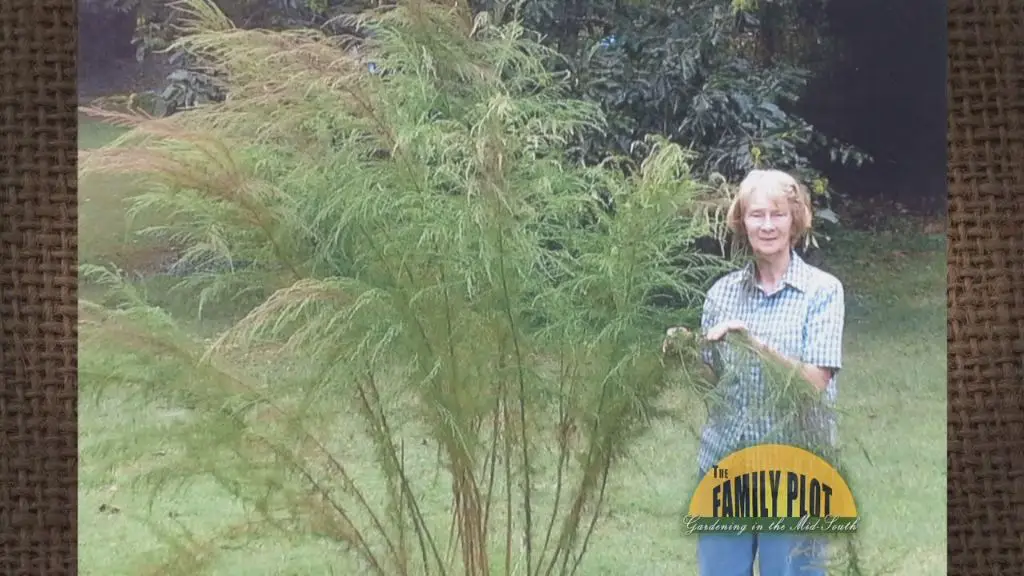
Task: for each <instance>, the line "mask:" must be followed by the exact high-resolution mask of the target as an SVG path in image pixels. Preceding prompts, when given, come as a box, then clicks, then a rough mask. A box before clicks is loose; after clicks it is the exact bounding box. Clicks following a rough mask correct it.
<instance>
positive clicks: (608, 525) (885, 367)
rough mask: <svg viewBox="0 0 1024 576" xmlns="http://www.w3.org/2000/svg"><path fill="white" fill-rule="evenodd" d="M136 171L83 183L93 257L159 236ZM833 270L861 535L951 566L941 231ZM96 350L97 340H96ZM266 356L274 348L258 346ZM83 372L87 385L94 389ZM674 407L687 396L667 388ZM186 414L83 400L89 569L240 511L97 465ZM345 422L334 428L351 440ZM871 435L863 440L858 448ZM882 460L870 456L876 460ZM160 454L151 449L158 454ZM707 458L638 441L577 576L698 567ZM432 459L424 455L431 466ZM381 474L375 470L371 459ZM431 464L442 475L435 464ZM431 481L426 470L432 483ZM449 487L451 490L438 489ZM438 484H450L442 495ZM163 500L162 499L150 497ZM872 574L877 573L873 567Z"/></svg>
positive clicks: (262, 558)
mask: <svg viewBox="0 0 1024 576" xmlns="http://www.w3.org/2000/svg"><path fill="white" fill-rule="evenodd" d="M80 134H81V145H82V146H83V147H89V146H95V145H99V144H102V143H103V142H105V141H107V140H109V139H110V138H111V137H113V134H114V132H112V131H111V130H110V129H109V128H108V127H106V126H103V125H102V124H97V123H95V122H83V124H82V125H81V128H80ZM130 191H131V185H130V183H125V182H117V181H113V180H106V181H96V180H93V181H84V182H83V184H82V190H81V192H80V194H81V198H82V203H81V210H82V214H81V216H80V218H81V222H82V225H81V241H80V245H81V252H82V259H83V261H87V262H90V261H91V262H102V261H113V262H117V263H118V264H120V265H124V266H132V265H135V264H138V262H139V259H140V258H142V257H145V255H146V254H150V253H151V251H152V250H154V249H158V248H159V247H152V246H146V245H144V244H141V243H139V242H137V241H134V240H133V239H132V237H131V236H129V235H128V234H127V233H126V230H127V228H126V223H125V220H124V218H123V204H122V202H123V199H124V196H125V195H126V194H128V193H130ZM826 268H827V269H829V270H830V271H831V272H833V273H834V274H836V275H837V276H838V277H839V278H840V279H841V280H842V281H843V282H844V285H845V287H846V294H847V310H848V316H847V332H846V347H845V362H846V366H845V369H844V371H843V373H842V376H841V380H840V405H841V409H842V410H843V412H844V416H843V420H842V424H841V435H842V437H843V439H844V441H845V443H846V445H847V446H851V447H852V448H853V449H852V450H850V456H849V458H850V462H849V465H850V466H851V467H852V468H853V470H854V471H855V474H856V478H853V479H852V480H853V484H854V490H855V497H856V498H857V499H858V505H859V507H860V512H861V514H862V517H863V523H862V524H861V531H862V541H863V543H864V545H865V547H866V550H865V552H866V553H867V558H866V560H867V562H868V566H869V568H871V569H872V570H875V569H878V568H882V567H888V568H890V570H891V572H890V573H894V574H906V575H915V574H922V575H924V574H928V575H932V574H939V573H943V572H944V570H945V564H946V544H945V539H946V536H945V534H946V530H945V520H946V512H945V510H946V507H945V497H946V481H945V470H946V441H945V429H946V428H945V423H946V405H945V402H946V372H945V362H944V359H945V355H946V351H945V342H946V315H945V314H946V312H945V311H946V306H945V289H944V287H945V275H946V264H945V243H944V238H937V237H924V236H922V235H920V234H917V233H915V232H914V231H913V230H906V229H893V230H892V231H889V232H885V231H883V232H872V233H870V234H869V233H855V232H845V233H843V234H840V235H838V238H837V239H836V242H835V245H834V246H833V249H832V252H831V255H830V257H829V261H828V264H827V265H826ZM94 353H95V352H94ZM246 362H247V363H248V364H249V365H251V366H253V367H254V368H255V369H268V370H269V369H271V367H272V366H275V362H274V359H273V358H271V357H265V356H264V357H261V356H255V357H250V358H247V359H246ZM88 385H89V384H88V382H83V383H82V386H83V388H87V387H88ZM667 402H668V403H670V404H673V403H674V404H676V406H675V407H676V408H678V409H680V410H685V407H684V406H679V405H678V404H679V402H678V400H677V399H674V398H672V397H669V398H667ZM179 417H182V415H181V414H180V413H176V412H173V411H169V410H166V409H164V408H162V407H160V406H140V405H138V404H135V403H131V402H126V401H124V400H123V399H119V398H115V397H110V398H106V399H104V400H102V401H101V402H99V403H90V402H83V403H82V405H81V406H80V420H79V422H80V427H79V431H80V432H79V433H80V447H81V465H80V469H79V482H80V484H79V486H80V493H79V506H80V510H79V521H80V526H81V530H80V531H79V534H80V536H79V538H80V541H79V544H80V546H79V554H80V555H79V558H80V563H79V565H80V567H81V571H82V574H84V575H93V574H94V575H104V576H107V575H111V576H117V575H121V574H126V575H127V574H140V573H144V572H143V571H142V568H141V566H143V565H144V564H145V562H146V561H147V560H148V559H150V558H151V557H152V555H153V554H155V553H158V552H160V550H161V549H162V548H163V547H164V546H165V545H166V544H165V541H164V540H162V539H161V534H160V531H159V527H166V526H168V525H170V526H173V525H174V524H179V523H180V524H181V525H184V526H188V527H189V529H191V530H194V531H197V532H206V531H209V530H213V529H216V528H218V527H223V526H225V525H226V524H227V523H229V522H231V521H233V520H236V519H239V518H240V517H241V514H242V511H241V510H240V509H239V507H238V506H237V505H236V504H235V503H234V502H233V501H232V500H231V499H230V498H229V497H228V496H227V495H226V494H224V493H222V492H220V491H219V490H218V489H217V488H216V487H214V486H213V485H212V484H194V485H189V486H188V487H187V489H185V490H183V491H182V492H181V493H179V494H177V495H175V496H173V497H161V498H158V499H156V500H155V501H154V502H152V503H150V502H149V501H148V497H149V493H148V492H147V491H144V490H141V489H138V488H136V487H135V486H133V484H132V478H133V476H134V475H136V474H137V473H138V472H139V471H140V470H139V469H138V468H137V467H130V466H124V467H121V468H114V469H108V468H106V467H103V466H101V465H100V463H99V460H100V458H99V456H98V454H97V450H98V447H99V446H100V445H101V443H102V442H103V441H104V440H107V439H110V438H113V437H120V438H133V439H135V438H138V439H139V440H138V442H139V447H140V448H142V449H151V448H150V447H149V446H148V445H147V444H145V443H144V440H143V438H145V437H146V435H148V434H152V433H154V432H155V433H159V430H160V429H161V427H163V426H166V425H167V424H168V423H170V422H171V421H173V419H175V418H179ZM353 434H354V433H352V432H349V431H346V430H343V429H339V431H338V437H339V438H338V441H339V442H342V443H345V442H346V441H349V440H355V437H354V436H353ZM858 444H859V445H861V446H863V448H864V453H866V454H867V456H865V455H864V454H863V453H861V452H860V451H859V449H857V448H856V446H857V445H858ZM868 456H869V457H870V459H869V458H868ZM161 457H162V454H161V453H160V452H158V451H154V452H153V453H152V456H151V461H152V462H154V463H156V462H158V461H159V459H160V458H161ZM695 462H696V442H695V440H694V438H693V436H692V434H691V433H690V432H688V431H685V430H683V429H681V428H680V426H679V425H677V424H674V423H672V422H662V423H659V424H657V425H656V426H655V428H654V429H653V430H652V431H651V432H650V433H649V434H648V435H647V436H646V437H645V438H644V439H643V440H642V441H641V442H639V444H638V445H637V446H636V448H635V450H634V452H633V455H632V463H630V464H629V465H628V466H627V467H625V468H620V473H619V475H618V476H616V477H614V478H613V479H612V481H611V486H610V487H609V504H608V514H607V517H606V518H605V519H604V521H603V523H602V524H601V525H600V526H599V529H598V532H597V534H596V535H595V537H594V538H595V540H594V542H593V543H592V546H591V552H590V553H589V556H588V557H587V559H586V561H585V563H584V566H582V568H581V574H584V575H602V574H608V575H616V576H619V575H622V576H628V575H637V576H640V575H643V576H649V575H655V574H672V575H675V574H687V573H692V571H693V568H692V567H693V566H694V565H695V564H694V543H693V541H692V540H690V539H688V538H686V537H685V536H682V535H681V534H680V531H679V529H678V521H679V515H680V513H681V511H682V509H683V506H684V505H685V503H686V501H687V499H688V496H689V490H691V489H692V488H693V486H694V484H693V482H690V481H687V480H681V479H684V478H685V479H689V478H691V477H692V475H693V474H692V472H693V470H694V467H695ZM421 465H422V466H424V471H426V470H427V468H426V466H427V465H428V464H427V462H423V463H421ZM366 473H367V474H370V473H371V471H369V470H368V471H367V472H366ZM424 476H426V477H429V476H431V474H429V473H428V474H424ZM427 481H428V480H427V479H424V482H427ZM439 490H440V489H439ZM443 495H444V493H443V492H440V491H439V492H438V497H441V496H443ZM150 504H152V508H150ZM225 552H226V555H225V557H224V559H223V560H222V561H219V562H218V563H217V565H216V567H217V570H216V572H217V574H223V575H234V574H239V575H242V574H246V575H254V574H288V575H305V574H316V575H319V574H331V573H348V572H347V571H345V570H342V571H340V572H331V570H330V567H331V564H332V563H333V564H335V567H337V561H338V560H339V558H341V557H342V556H343V552H342V551H340V550H338V551H333V552H331V551H327V552H328V553H327V554H325V549H324V548H323V547H322V546H314V545H311V544H307V543H296V542H288V541H285V540H281V541H279V542H275V543H274V545H268V546H266V547H262V548H258V549H256V550H251V549H247V550H226V551H225ZM872 573H875V572H868V574H872Z"/></svg>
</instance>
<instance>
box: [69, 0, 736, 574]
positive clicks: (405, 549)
mask: <svg viewBox="0 0 1024 576" xmlns="http://www.w3.org/2000/svg"><path fill="white" fill-rule="evenodd" d="M187 10H188V15H189V17H190V20H189V21H190V22H191V23H192V24H191V26H192V27H191V28H190V29H188V30H187V32H188V34H187V35H186V36H185V37H184V38H182V39H181V40H180V41H179V43H180V47H181V48H183V49H187V50H188V51H189V52H190V53H192V54H196V55H199V56H200V57H202V58H204V59H205V61H206V63H208V64H209V65H210V66H213V67H216V69H217V70H218V71H219V73H221V74H222V75H223V77H224V78H225V79H226V81H227V82H228V83H229V84H230V86H229V88H230V90H229V93H230V94H231V97H230V98H229V99H228V100H227V101H225V102H223V103H217V104H213V105H209V106H204V107H200V108H197V109H195V110H192V111H188V112H185V113H182V114H178V115H175V116H173V117H169V118H160V119H153V118H146V117H143V116H132V115H129V114H121V113H104V112H102V111H97V110H93V111H92V112H93V113H94V114H98V115H101V116H104V117H106V118H107V119H109V120H112V121H118V122H122V123H124V124H127V125H130V126H131V127H132V130H131V131H130V132H129V133H128V134H127V135H126V136H124V137H123V138H121V139H120V140H119V141H117V142H115V143H114V144H113V145H111V146H110V147H108V148H105V149H102V150H99V151H96V152H95V153H92V154H89V155H84V156H83V169H84V172H85V174H86V175H88V174H90V173H97V172H100V173H102V172H108V173H109V172H114V173H121V174H129V175H131V176H132V177H134V178H138V179H140V180H142V181H144V182H145V183H146V184H147V186H146V189H147V191H146V192H145V193H143V194H141V195H139V196H137V197H135V198H134V199H133V205H132V210H133V212H136V213H141V212H147V213H155V214H159V215H160V216H161V218H162V219H163V221H164V222H165V224H164V225H162V226H159V227H151V228H148V229H146V230H144V232H145V233H147V234H153V235H158V236H160V237H162V238H164V239H166V240H167V241H169V242H172V243H174V245H176V246H179V247H180V248H181V250H182V258H183V260H187V261H190V262H192V263H193V264H203V266H198V268H199V269H202V270H204V272H203V273H202V274H197V275H193V276H191V277H189V278H187V279H185V280H183V281H182V283H181V284H180V285H179V286H178V289H180V290H183V291H185V292H186V293H188V294H193V295H194V296H195V299H194V302H195V303H196V307H197V308H202V307H204V306H206V307H209V306H217V307H230V306H234V307H238V308H239V310H238V315H237V317H236V318H235V321H234V322H232V323H231V325H230V326H229V327H227V328H225V329H224V330H223V331H221V332H220V333H219V334H218V335H217V336H216V338H215V339H214V340H213V342H212V343H208V342H205V341H203V340H200V339H199V338H197V337H196V336H195V335H193V334H190V333H189V332H188V331H186V330H184V329H183V328H181V327H180V325H179V319H178V318H176V317H175V316H174V315H172V314H170V313H168V312H167V311H165V310H162V309H160V308H157V307H155V306H153V305H151V304H149V303H148V302H147V300H146V298H144V297H142V296H141V295H140V294H141V293H140V292H139V291H138V289H137V287H136V286H135V285H134V284H132V283H130V282H127V281H126V280H125V279H124V278H122V277H121V276H119V275H118V273H117V272H116V270H107V269H102V268H96V267H83V273H84V274H85V275H86V276H87V277H89V278H91V279H92V280H94V281H97V282H100V283H103V284H106V285H107V286H109V287H110V288H111V289H112V294H114V295H116V296H117V297H118V299H117V300H108V303H109V302H116V304H117V305H116V306H113V307H110V306H109V305H108V306H101V305H99V304H96V303H88V302H85V303H83V305H82V307H83V310H82V314H83V318H84V319H85V321H84V322H83V326H82V349H83V355H82V361H81V371H82V382H83V393H86V394H88V393H90V392H91V393H96V394H98V393H100V392H103V391H106V390H109V389H111V387H116V389H117V390H118V391H122V392H126V393H132V392H142V393H145V394H147V395H146V396H143V398H145V399H146V401H148V402H157V401H158V402H160V403H161V404H162V405H171V406H174V407H177V408H185V409H186V414H187V415H186V416H185V417H182V418H177V419H175V420H174V421H173V423H171V424H168V425H167V427H165V428H162V429H161V432H160V435H161V437H162V438H161V441H164V442H168V443H169V444H170V445H171V446H173V447H174V448H173V450H170V449H169V455H168V457H169V458H170V459H169V460H167V461H166V462H165V463H164V465H162V466H159V467H156V468H154V467H153V466H155V465H151V467H150V469H149V471H148V472H146V473H145V474H144V475H143V479H145V480H149V481H152V482H154V486H155V487H156V488H158V489H165V488H167V486H168V485H169V484H168V482H170V481H172V480H173V481H178V482H187V481H189V480H194V479H199V478H208V479H213V480H214V481H216V482H217V483H218V484H220V485H221V486H222V487H223V488H224V489H226V490H228V491H230V493H231V494H232V495H233V496H234V497H235V498H237V499H238V500H239V501H240V502H242V503H244V504H246V506H247V507H246V510H247V511H248V514H247V517H246V519H245V521H244V522H243V523H242V524H240V525H238V526H235V527H234V529H233V530H232V531H229V532H226V533H222V534H218V535H217V538H220V539H229V538H236V539H238V540H240V541H242V542H244V543H245V544H249V545H251V544H254V543H257V542H259V541H271V540H277V539H280V538H281V537H282V536H283V535H286V536H288V537H294V538H298V539H302V540H303V541H319V542H321V543H323V544H324V546H326V548H325V550H330V549H333V547H334V546H337V545H345V546H346V547H347V549H348V550H349V551H350V555H349V557H350V559H354V560H355V561H356V562H357V564H343V565H344V566H348V567H349V569H351V570H357V571H358V572H359V573H364V572H366V573H377V574H386V575H389V576H390V575H393V574H414V573H417V574H418V573H434V572H438V573H442V574H445V573H452V572H461V573H464V574H469V575H480V574H489V573H491V572H492V571H495V570H498V571H503V572H505V573H510V572H511V571H512V570H513V567H515V570H516V571H517V572H525V573H528V574H531V575H533V574H570V573H573V572H574V571H575V570H576V568H577V566H578V565H579V560H580V558H581V556H582V555H583V554H584V553H585V552H586V550H587V547H588V545H589V541H590V537H591V534H592V533H593V531H594V526H595V523H596V522H597V520H598V518H599V517H600V514H601V510H602V507H603V497H604V487H605V483H606V481H607V478H608V476H609V474H610V473H612V472H613V471H614V470H615V469H616V468H617V466H618V465H619V463H620V462H621V456H622V455H623V453H624V451H625V450H626V449H627V448H628V447H629V446H630V444H631V442H632V441H633V440H634V439H635V438H636V437H637V435H638V434H641V433H642V432H643V431H644V429H645V427H646V425H647V424H648V423H649V422H650V420H651V419H652V418H654V417H655V416H656V415H657V413H658V412H657V410H656V402H657V399H658V397H659V394H660V393H661V392H662V390H663V389H664V388H665V387H666V386H667V385H668V383H669V381H670V376H671V374H670V373H669V372H667V371H666V369H665V367H664V366H663V363H662V359H661V356H660V350H659V344H660V339H661V334H662V333H663V332H662V331H663V330H664V327H665V325H666V322H665V318H664V314H665V312H664V311H663V310H661V309H659V308H657V307H656V306H654V305H653V304H652V296H653V295H655V294H656V293H658V292H659V291H664V290H665V289H666V288H667V289H669V290H671V291H674V292H676V293H679V294H692V295H699V294H700V288H702V287H703V286H702V285H703V282H704V281H705V280H706V279H707V278H708V277H709V276H710V275H712V274H713V273H714V272H716V271H718V270H720V269H721V265H722V263H720V262H718V261H717V260H714V259H711V258H709V257H706V256H700V255H697V254H696V253H690V252H686V251H685V250H682V251H681V250H680V248H679V246H681V245H686V243H687V242H688V241H690V240H692V239H694V238H697V237H701V236H705V235H708V234H711V233H714V232H715V230H714V226H713V223H714V217H713V214H714V212H715V210H717V209H718V207H719V206H720V200H721V199H719V198H715V197H713V196H710V195H709V193H708V192H707V191H706V189H705V187H703V186H701V185H700V184H699V183H697V182H695V181H694V180H693V179H692V178H691V177H690V175H689V171H688V165H687V161H688V155H687V154H686V153H685V151H684V150H682V149H680V148H679V147H677V146H675V145H671V144H668V143H666V142H665V141H663V140H657V139H652V142H651V144H652V148H651V149H652V152H651V154H650V155H649V156H648V157H647V158H646V160H645V161H644V163H643V164H642V165H641V166H639V167H637V168H638V169H636V170H622V169H621V167H620V166H619V165H618V162H619V160H617V159H610V160H609V161H607V162H606V163H604V164H601V165H598V166H584V165H578V164H574V163H572V162H570V161H569V160H567V157H568V156H569V150H568V148H569V147H570V146H571V144H572V142H574V141H575V139H576V138H577V137H578V135H579V134H580V133H581V131H582V130H584V129H595V128H596V129H599V128H600V127H601V126H603V118H602V116H601V114H600V112H599V110H597V109H595V108H594V107H593V106H592V105H590V104H587V103H584V102H580V101H576V100H573V99H571V98H569V97H568V92H567V90H566V86H565V85H564V84H563V82H562V81H561V80H560V79H559V78H557V77H554V76H552V75H551V74H549V73H548V72H547V71H545V69H544V66H543V62H544V61H545V59H546V58H548V57H550V54H549V53H547V52H546V51H545V49H544V48H543V47H542V46H541V45H540V44H539V43H537V42H535V41H534V40H532V39H529V38H527V37H526V36H525V35H524V31H523V29H522V28H521V27H520V26H519V25H518V24H516V23H510V24H506V25H502V26H500V27H496V26H492V25H490V24H489V23H488V21H487V17H486V14H484V15H480V16H478V17H476V18H472V17H470V16H468V15H467V13H465V12H462V11H459V10H454V9H452V8H451V7H449V6H446V5H442V4H440V3H432V2H428V1H426V0H412V1H408V2H403V3H401V4H400V5H399V6H397V7H394V8H392V9H388V10H377V11H372V12H369V13H366V14H364V15H362V16H361V17H360V23H361V25H363V26H365V27H367V28H369V29H370V31H371V32H372V34H370V35H369V37H370V40H367V41H361V42H359V43H356V42H354V41H350V40H348V39H345V38H336V37H327V36H325V35H323V34H321V33H319V32H317V31H311V30H303V31H286V32H268V31H262V30H239V29H236V28H234V27H233V26H231V25H230V23H229V21H228V20H227V19H226V18H225V17H224V16H223V15H222V14H221V13H220V12H219V11H218V10H217V9H216V8H215V7H213V6H212V5H210V4H206V3H204V2H202V1H201V0H193V1H191V2H189V3H188V4H187ZM371 61H372V62H373V63H375V69H374V71H371V70H370V67H369V66H368V63H369V62H371ZM239 260H246V261H249V262H252V263H253V264H252V265H250V266H247V267H244V268H236V267H234V266H233V263H234V262H237V261H239ZM217 263H220V266H211V264H217ZM249 301H252V302H254V304H253V305H245V304H244V303H245V302H249ZM256 347H273V348H274V349H275V350H276V351H277V354H278V356H276V357H275V358H276V359H275V360H274V362H273V366H272V367H271V368H272V369H267V368H266V367H265V366H262V365H261V366H256V365H254V364H253V363H252V362H250V361H239V359H238V358H239V356H238V355H239V353H245V352H249V353H251V352H252V350H253V349H254V348H256ZM356 424H358V425H359V426H360V430H358V431H357V430H355V429H354V426H355V425H356ZM414 439H415V440H414ZM138 442H139V439H133V441H132V442H131V443H130V444H129V445H127V446H126V445H122V446H120V447H118V451H117V452H116V454H117V458H118V460H119V463H121V464H123V463H124V460H125V459H127V458H131V457H132V455H133V454H135V455H137V456H138V457H140V458H141V457H145V456H146V454H148V453H146V452H141V453H140V452H138V450H137V448H136V449H135V451H134V452H133V451H132V449H130V447H131V446H138ZM360 462H366V463H369V464H365V465H360V464H359V463H360ZM438 470H442V471H443V473H444V475H445V478H446V483H447V491H448V492H449V493H450V495H449V496H448V497H444V498H441V497H439V496H438V494H437V490H436V489H432V488H431V486H430V482H429V478H430V477H431V476H433V475H434V474H436V473H437V471H438ZM439 499H440V501H439ZM446 533H448V534H449V535H450V536H451V537H450V539H449V540H448V541H445V540H444V538H443V536H444V535H445V534H446ZM210 550H211V548H210V547H208V546H205V545H200V544H195V543H193V544H189V545H187V546H186V547H185V548H184V549H182V550H179V552H180V553H179V554H178V555H176V556H174V558H173V560H174V561H172V562H170V563H168V564H167V565H166V566H165V567H164V570H167V571H175V570H177V571H179V572H187V573H189V574H193V573H197V572H199V571H200V570H202V569H205V568H209V566H210V565H209V564H206V562H207V560H209V554H210ZM453 551H454V552H455V554H454V555H452V554H450V553H451V552H453ZM341 561H342V560H341V559H339V562H341Z"/></svg>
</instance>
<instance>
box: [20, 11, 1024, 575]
mask: <svg viewBox="0 0 1024 576" xmlns="http://www.w3.org/2000/svg"><path fill="white" fill-rule="evenodd" d="M949 11H950V22H949V47H950V52H949V63H950V76H949V92H948V93H949V106H950V108H949V130H950V132H949V135H950V140H949V183H950V243H949V283H950V284H949V303H950V304H949V305H950V308H949V363H948V369H949V394H950V395H949V452H950V459H949V492H948V505H949V552H950V565H949V566H950V573H951V574H965V575H966V574H971V575H988V574H993V575H994V574H1001V575H1013V574H1024V394H1021V382H1020V381H1019V380H1020V374H1021V372H1022V371H1021V367H1022V366H1021V364H1022V359H1024V197H1022V196H1021V194H1020V188H1021V186H1022V185H1024V181H1022V180H1024V178H1022V176H1024V164H1022V162H1021V161H1022V160H1024V125H1022V117H1021V115H1022V114H1024V90H1022V86H1021V72H1020V70H1021V68H1022V61H1024V53H1022V52H1024V0H950V2H949ZM74 25H75V15H74V7H73V3H72V0H3V1H2V2H0V257H2V263H0V366H2V369H0V430H2V434H0V574H3V575H5V576H6V575H11V576H17V575H21V574H73V573H76V569H75V542H76V539H75V527H76V524H75V515H76V495H75V479H76V465H77V448H76V426H75V424H76V422H75V421H76V413H75V402H74V398H75V387H76V376H75V366H76V358H75V353H76V347H75V335H76V305H75V297H76V274H75V270H76V266H75V265H76V242H75V228H76V202H75V196H74V189H75V188H74V187H75V167H74V162H75V153H76V146H75V134H76V133H75V126H74V124H75V112H74V98H75V90H74V81H75V76H74V55H75V38H74ZM938 504H939V503H936V505H938ZM908 529H912V527H908Z"/></svg>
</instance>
